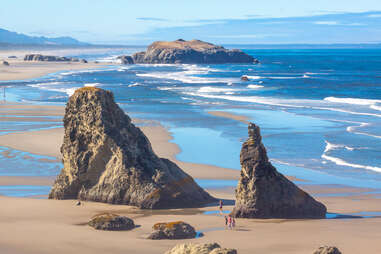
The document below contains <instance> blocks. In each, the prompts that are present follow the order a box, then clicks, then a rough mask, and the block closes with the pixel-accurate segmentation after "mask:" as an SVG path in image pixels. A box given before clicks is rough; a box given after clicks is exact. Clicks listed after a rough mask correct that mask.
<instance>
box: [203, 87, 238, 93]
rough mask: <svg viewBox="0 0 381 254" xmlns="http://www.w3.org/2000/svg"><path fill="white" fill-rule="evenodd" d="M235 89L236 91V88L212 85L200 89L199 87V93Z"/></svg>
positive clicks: (222, 91)
mask: <svg viewBox="0 0 381 254" xmlns="http://www.w3.org/2000/svg"><path fill="white" fill-rule="evenodd" d="M233 91H235V89H232V88H221V87H212V86H203V87H201V88H200V89H198V92H199V93H227V92H233Z"/></svg>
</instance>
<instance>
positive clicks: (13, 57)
mask: <svg viewBox="0 0 381 254" xmlns="http://www.w3.org/2000/svg"><path fill="white" fill-rule="evenodd" d="M8 58H9V59H15V58H17V56H8Z"/></svg>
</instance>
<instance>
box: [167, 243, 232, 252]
mask: <svg viewBox="0 0 381 254" xmlns="http://www.w3.org/2000/svg"><path fill="white" fill-rule="evenodd" d="M165 254H237V250H235V249H226V248H221V246H220V245H219V244H217V243H206V244H195V243H183V244H178V245H176V246H175V247H173V248H172V249H171V250H169V251H167V252H166V253H165Z"/></svg>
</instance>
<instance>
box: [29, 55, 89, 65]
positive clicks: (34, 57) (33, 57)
mask: <svg viewBox="0 0 381 254" xmlns="http://www.w3.org/2000/svg"><path fill="white" fill-rule="evenodd" d="M24 61H39V62H80V61H81V62H82V63H87V61H86V60H85V59H82V60H79V59H78V58H73V57H64V56H45V55H41V54H28V55H25V57H24Z"/></svg>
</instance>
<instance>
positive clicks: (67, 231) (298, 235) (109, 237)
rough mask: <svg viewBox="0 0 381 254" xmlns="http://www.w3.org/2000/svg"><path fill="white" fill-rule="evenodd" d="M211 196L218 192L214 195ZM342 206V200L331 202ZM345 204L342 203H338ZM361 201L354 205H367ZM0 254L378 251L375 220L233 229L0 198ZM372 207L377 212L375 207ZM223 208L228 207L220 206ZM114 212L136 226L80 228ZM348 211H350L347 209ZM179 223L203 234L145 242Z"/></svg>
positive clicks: (153, 214) (129, 211)
mask: <svg viewBox="0 0 381 254" xmlns="http://www.w3.org/2000/svg"><path fill="white" fill-rule="evenodd" d="M214 194H217V195H218V193H214ZM332 202H333V203H337V204H339V205H340V207H342V204H341V202H343V201H342V200H340V199H338V200H334V199H332ZM344 202H346V201H344ZM367 202H372V201H369V200H368V201H363V202H361V203H360V204H359V205H361V206H362V207H366V206H367V204H368V203H367ZM0 203H1V207H2V208H1V210H0V246H1V249H2V252H1V253H6V254H8V253H9V254H10V253H16V254H17V253H20V254H21V253H23V254H24V253H28V254H34V253H41V254H45V253H46V254H50V253H57V254H60V253H62V254H67V253H83V254H86V253H89V254H90V253H92V254H93V253H102V254H103V253H115V254H118V253H123V254H124V253H152V254H153V253H155V254H157V253H164V252H165V251H166V250H168V249H170V248H171V247H172V246H174V245H176V244H178V243H182V242H200V243H204V242H218V243H220V244H221V245H223V246H224V247H230V248H236V249H237V250H238V253H240V254H245V253H247V254H255V253H258V254H262V253H268V254H271V253H274V254H275V253H279V254H299V253H300V254H302V253H303V254H305V253H312V252H313V250H314V249H316V248H317V247H319V246H320V245H322V244H326V245H335V246H338V247H339V248H340V249H341V250H342V251H343V253H345V254H359V253H367V254H368V253H369V254H372V253H374V254H378V253H380V252H381V245H379V244H378V242H379V239H380V237H381V230H380V227H381V219H380V218H373V219H351V220H344V219H341V220H247V219H237V227H236V229H235V230H226V229H225V228H224V219H223V217H222V216H219V215H204V214H202V211H205V210H215V209H216V208H215V207H207V208H202V209H182V210H160V211H140V210H138V209H136V208H132V207H128V206H120V205H107V204H101V203H92V202H84V205H83V206H80V207H78V206H75V202H74V201H72V200H67V201H57V200H36V199H24V198H8V197H0ZM378 208H379V209H381V207H380V204H379V205H378ZM225 209H231V207H226V208H225ZM106 211H107V212H114V213H118V214H121V215H126V216H129V217H131V218H133V219H134V221H135V224H136V225H139V227H138V228H136V229H134V230H132V231H128V232H104V231H96V230H94V229H92V228H91V227H89V226H87V225H86V222H87V221H88V220H89V219H90V218H91V217H92V216H93V215H95V214H98V213H102V212H106ZM347 212H351V210H347ZM177 220H183V221H186V222H188V223H190V224H191V225H193V226H194V227H195V228H196V229H197V230H199V231H203V232H204V234H205V236H204V237H201V238H198V239H192V240H156V241H155V240H146V239H144V236H145V235H147V234H148V233H149V232H150V231H151V227H152V225H153V224H154V223H156V222H165V221H177Z"/></svg>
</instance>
